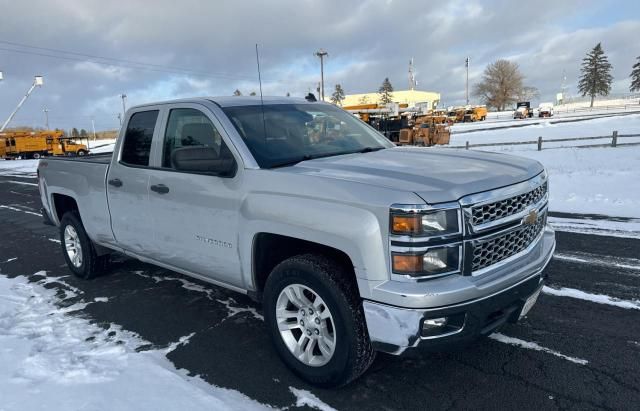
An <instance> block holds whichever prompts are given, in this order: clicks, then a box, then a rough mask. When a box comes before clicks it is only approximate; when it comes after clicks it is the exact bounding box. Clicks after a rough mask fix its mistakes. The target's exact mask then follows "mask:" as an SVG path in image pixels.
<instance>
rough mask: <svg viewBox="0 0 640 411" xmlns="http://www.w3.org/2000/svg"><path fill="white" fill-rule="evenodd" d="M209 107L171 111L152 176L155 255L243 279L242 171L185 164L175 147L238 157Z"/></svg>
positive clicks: (219, 275)
mask: <svg viewBox="0 0 640 411" xmlns="http://www.w3.org/2000/svg"><path fill="white" fill-rule="evenodd" d="M220 130H222V128H221V126H220V124H219V123H218V121H217V120H216V119H215V117H214V116H213V115H212V114H211V113H209V111H208V109H207V108H205V107H203V106H200V105H197V104H184V105H179V106H172V109H171V110H169V112H168V118H167V121H166V127H165V131H164V136H163V137H161V141H163V143H162V146H161V147H159V149H158V150H157V151H156V153H157V158H156V161H157V164H156V167H154V169H153V170H152V171H151V176H150V180H149V187H150V191H149V213H148V214H149V215H150V216H151V218H152V220H153V227H154V229H155V236H154V243H153V247H152V250H151V254H150V256H151V257H152V258H154V259H155V260H158V261H160V262H164V263H166V264H169V265H171V266H174V267H176V268H180V269H184V270H187V271H190V272H193V273H197V274H200V275H204V276H207V277H210V278H212V279H215V280H218V281H223V282H225V283H229V284H232V285H236V286H241V285H242V279H241V275H240V258H239V254H238V217H239V207H240V201H241V198H240V194H239V193H238V190H237V188H238V185H239V176H238V174H237V172H236V173H234V175H233V176H231V175H228V176H218V175H215V174H212V173H207V172H190V171H184V170H181V169H180V165H179V163H178V162H177V161H176V159H175V156H174V152H175V151H176V150H180V149H184V148H185V147H209V148H213V149H214V150H213V152H215V153H216V155H217V156H218V158H219V159H229V160H230V161H233V162H235V159H234V158H233V155H232V154H231V151H229V148H228V145H227V144H226V143H225V141H224V139H223V137H222V135H221V133H220Z"/></svg>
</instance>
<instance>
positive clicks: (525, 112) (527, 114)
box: [513, 101, 533, 120]
mask: <svg viewBox="0 0 640 411" xmlns="http://www.w3.org/2000/svg"><path fill="white" fill-rule="evenodd" d="M532 117H533V109H532V108H531V103H530V102H528V101H520V102H518V103H517V104H516V110H515V111H514V112H513V118H514V120H515V119H524V118H532Z"/></svg>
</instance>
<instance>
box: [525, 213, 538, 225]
mask: <svg viewBox="0 0 640 411" xmlns="http://www.w3.org/2000/svg"><path fill="white" fill-rule="evenodd" d="M536 221H538V212H537V211H536V210H531V211H529V214H527V215H526V216H524V218H523V219H522V224H524V225H534V224H535V223H536Z"/></svg>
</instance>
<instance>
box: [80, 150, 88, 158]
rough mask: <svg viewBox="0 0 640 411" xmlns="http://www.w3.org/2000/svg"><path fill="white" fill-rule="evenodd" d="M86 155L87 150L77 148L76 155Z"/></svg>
mask: <svg viewBox="0 0 640 411" xmlns="http://www.w3.org/2000/svg"><path fill="white" fill-rule="evenodd" d="M86 155H87V151H86V150H78V156H80V157H82V156H86Z"/></svg>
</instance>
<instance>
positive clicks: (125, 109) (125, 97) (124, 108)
mask: <svg viewBox="0 0 640 411" xmlns="http://www.w3.org/2000/svg"><path fill="white" fill-rule="evenodd" d="M120 98H121V99H122V115H123V116H124V115H125V113H126V112H127V107H126V106H125V102H124V101H125V100H126V99H127V95H126V94H120Z"/></svg>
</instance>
